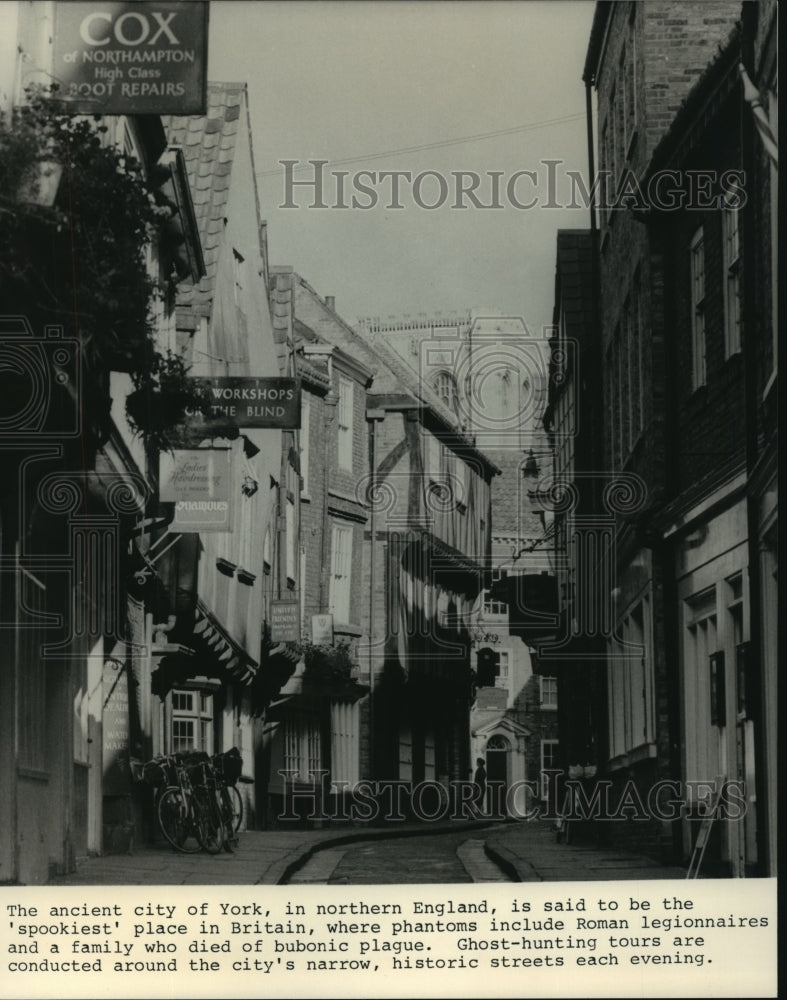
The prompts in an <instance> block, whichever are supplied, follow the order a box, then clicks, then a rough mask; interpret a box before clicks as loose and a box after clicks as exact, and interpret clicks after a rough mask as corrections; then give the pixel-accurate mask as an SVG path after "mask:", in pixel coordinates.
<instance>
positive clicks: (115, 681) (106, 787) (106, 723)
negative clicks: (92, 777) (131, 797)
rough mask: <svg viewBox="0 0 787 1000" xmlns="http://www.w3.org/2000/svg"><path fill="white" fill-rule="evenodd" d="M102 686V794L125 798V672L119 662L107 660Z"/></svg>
mask: <svg viewBox="0 0 787 1000" xmlns="http://www.w3.org/2000/svg"><path fill="white" fill-rule="evenodd" d="M101 686H102V704H103V715H102V730H101V732H102V755H101V759H102V764H103V780H102V782H101V788H102V792H103V794H104V795H124V794H126V793H127V792H128V790H129V786H130V780H131V769H130V765H129V743H130V739H129V732H130V730H129V707H128V671H127V669H126V667H125V665H124V664H123V663H120V661H118V660H107V661H106V663H105V664H104V669H103V673H102V677H101Z"/></svg>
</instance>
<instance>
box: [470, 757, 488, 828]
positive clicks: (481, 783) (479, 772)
mask: <svg viewBox="0 0 787 1000" xmlns="http://www.w3.org/2000/svg"><path fill="white" fill-rule="evenodd" d="M473 781H474V783H475V786H476V788H478V789H479V791H480V795H479V796H478V797H477V798H476V808H477V810H478V815H479V816H482V815H483V813H484V809H485V808H486V764H485V762H484V758H483V757H479V758H478V759H477V760H476V769H475V774H474V775H473Z"/></svg>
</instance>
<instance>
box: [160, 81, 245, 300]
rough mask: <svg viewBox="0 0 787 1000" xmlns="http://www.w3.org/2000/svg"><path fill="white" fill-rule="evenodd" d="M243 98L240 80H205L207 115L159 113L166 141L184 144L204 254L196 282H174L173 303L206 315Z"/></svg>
mask: <svg viewBox="0 0 787 1000" xmlns="http://www.w3.org/2000/svg"><path fill="white" fill-rule="evenodd" d="M244 104H246V84H245V83H209V84H208V113H207V115H188V116H173V115H166V116H164V117H163V118H162V121H163V123H164V127H165V129H166V132H167V141H168V143H169V144H170V145H177V146H180V147H181V148H182V149H183V155H184V157H185V160H186V170H187V171H188V177H189V186H190V188H191V197H192V200H193V202H194V214H195V215H196V218H197V225H198V227H199V233H200V239H201V241H202V252H203V255H204V257H205V271H206V273H205V276H204V277H203V278H202V279H201V281H200V283H199V285H183V286H181V287H180V288H179V290H178V304H179V305H183V306H191V307H192V308H195V309H197V310H198V311H199V312H202V313H204V314H206V315H207V314H208V312H209V311H210V306H211V303H212V301H213V295H214V292H215V287H216V271H217V269H218V261H219V252H220V249H221V239H222V234H223V232H224V219H225V218H226V215H227V202H228V200H229V191H230V177H231V174H232V166H233V162H234V158H235V150H236V141H237V135H238V130H239V128H240V120H241V113H242V111H243V110H244Z"/></svg>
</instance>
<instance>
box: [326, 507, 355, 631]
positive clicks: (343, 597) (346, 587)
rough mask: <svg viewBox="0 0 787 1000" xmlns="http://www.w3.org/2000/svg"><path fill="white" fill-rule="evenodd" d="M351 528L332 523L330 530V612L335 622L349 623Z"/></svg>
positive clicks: (335, 522) (349, 525) (346, 525)
mask: <svg viewBox="0 0 787 1000" xmlns="http://www.w3.org/2000/svg"><path fill="white" fill-rule="evenodd" d="M352 550H353V527H352V525H351V524H340V523H339V522H337V521H334V523H333V527H332V530H331V586H330V598H329V600H330V612H331V614H332V615H333V617H334V621H336V622H344V623H345V624H346V623H348V622H349V621H350V607H351V586H352V555H353V551H352Z"/></svg>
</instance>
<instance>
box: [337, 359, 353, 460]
mask: <svg viewBox="0 0 787 1000" xmlns="http://www.w3.org/2000/svg"><path fill="white" fill-rule="evenodd" d="M338 395H339V402H338V404H337V413H336V427H337V453H338V454H337V458H338V463H339V468H340V469H344V470H346V471H347V472H352V471H353V383H352V381H351V380H350V379H348V378H345V377H344V376H343V375H340V376H339V393H338Z"/></svg>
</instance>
